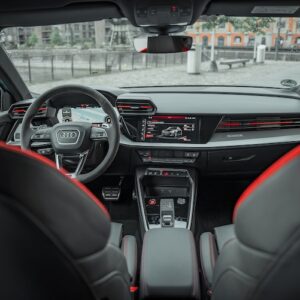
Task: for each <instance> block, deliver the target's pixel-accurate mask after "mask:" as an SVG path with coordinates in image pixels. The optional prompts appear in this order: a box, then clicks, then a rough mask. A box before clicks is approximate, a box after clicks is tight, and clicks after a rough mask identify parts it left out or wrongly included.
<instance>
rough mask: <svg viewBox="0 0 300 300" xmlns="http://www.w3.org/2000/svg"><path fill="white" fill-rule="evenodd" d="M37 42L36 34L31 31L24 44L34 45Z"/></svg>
mask: <svg viewBox="0 0 300 300" xmlns="http://www.w3.org/2000/svg"><path fill="white" fill-rule="evenodd" d="M37 43H38V37H37V35H36V34H35V33H34V32H32V33H31V35H30V36H29V38H28V39H27V41H26V46H27V47H34V46H35V45H36V44H37Z"/></svg>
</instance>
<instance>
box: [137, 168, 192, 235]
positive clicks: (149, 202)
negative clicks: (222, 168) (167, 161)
mask: <svg viewBox="0 0 300 300" xmlns="http://www.w3.org/2000/svg"><path fill="white" fill-rule="evenodd" d="M195 182H196V173H195V172H194V170H193V169H179V168H155V167H153V168H152V167H147V168H139V169H137V171H136V191H137V198H138V204H139V208H140V213H141V219H142V222H143V225H144V229H145V231H148V230H149V229H154V228H165V227H171V228H186V229H191V226H192V220H193V213H194V208H195V199H196V185H195Z"/></svg>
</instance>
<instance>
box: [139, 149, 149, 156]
mask: <svg viewBox="0 0 300 300" xmlns="http://www.w3.org/2000/svg"><path fill="white" fill-rule="evenodd" d="M138 154H139V155H140V156H142V157H149V156H151V151H150V150H139V151H138Z"/></svg>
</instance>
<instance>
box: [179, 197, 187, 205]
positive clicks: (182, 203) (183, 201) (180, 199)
mask: <svg viewBox="0 0 300 300" xmlns="http://www.w3.org/2000/svg"><path fill="white" fill-rule="evenodd" d="M185 203H186V200H185V199H184V198H178V199H177V204H179V205H185Z"/></svg>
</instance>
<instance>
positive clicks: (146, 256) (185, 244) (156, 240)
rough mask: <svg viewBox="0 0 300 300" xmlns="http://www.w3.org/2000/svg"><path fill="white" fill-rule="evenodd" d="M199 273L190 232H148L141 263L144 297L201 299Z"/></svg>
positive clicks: (141, 286)
mask: <svg viewBox="0 0 300 300" xmlns="http://www.w3.org/2000/svg"><path fill="white" fill-rule="evenodd" d="M198 272H199V270H198V262H197V255H196V248H195V242H194V237H193V234H192V233H191V231H189V230H187V229H183V228H160V229H151V230H149V231H147V232H146V234H145V236H144V242H143V251H142V262H141V279H140V295H141V298H142V299H199V297H200V296H199V295H200V287H199V275H198Z"/></svg>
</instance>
